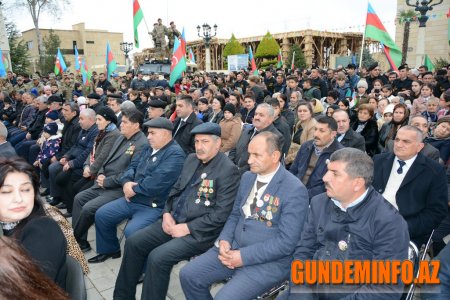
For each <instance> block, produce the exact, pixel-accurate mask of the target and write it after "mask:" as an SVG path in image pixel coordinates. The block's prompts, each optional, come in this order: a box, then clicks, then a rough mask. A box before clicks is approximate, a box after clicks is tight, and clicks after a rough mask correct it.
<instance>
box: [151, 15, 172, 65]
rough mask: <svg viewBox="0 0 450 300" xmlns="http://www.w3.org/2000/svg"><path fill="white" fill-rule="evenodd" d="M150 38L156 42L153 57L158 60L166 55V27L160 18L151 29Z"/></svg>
mask: <svg viewBox="0 0 450 300" xmlns="http://www.w3.org/2000/svg"><path fill="white" fill-rule="evenodd" d="M151 34H152V36H153V38H154V39H155V40H156V43H155V48H156V52H155V55H156V57H157V58H158V59H162V58H163V57H164V54H165V53H166V49H167V44H166V35H168V30H167V27H166V26H164V25H163V24H162V20H161V18H159V19H158V24H156V25H155V26H154V27H153V31H152V33H151ZM158 46H159V47H158Z"/></svg>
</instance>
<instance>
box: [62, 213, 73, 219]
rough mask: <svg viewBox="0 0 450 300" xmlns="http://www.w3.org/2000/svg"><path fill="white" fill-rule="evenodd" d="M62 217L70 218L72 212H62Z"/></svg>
mask: <svg viewBox="0 0 450 300" xmlns="http://www.w3.org/2000/svg"><path fill="white" fill-rule="evenodd" d="M62 215H63V217H64V218H66V219H68V218H72V213H71V212H65V213H63V214H62Z"/></svg>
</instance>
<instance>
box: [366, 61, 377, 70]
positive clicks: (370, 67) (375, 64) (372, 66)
mask: <svg viewBox="0 0 450 300" xmlns="http://www.w3.org/2000/svg"><path fill="white" fill-rule="evenodd" d="M376 67H378V63H377V62H376V63H373V64H371V65H370V66H369V68H368V69H367V70H369V71H373V70H375V68H376Z"/></svg>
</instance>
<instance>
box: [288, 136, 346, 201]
mask: <svg viewBox="0 0 450 300" xmlns="http://www.w3.org/2000/svg"><path fill="white" fill-rule="evenodd" d="M313 143H314V140H310V141H307V142H305V143H304V144H303V145H302V147H301V148H300V150H299V151H298V153H297V156H296V157H295V160H294V162H293V163H292V166H291V168H290V169H289V171H290V172H291V173H292V174H294V175H295V176H297V177H298V178H299V179H300V180H302V178H303V176H305V173H306V170H308V164H309V160H310V158H311V154H312V152H313V151H314V145H313ZM342 148H344V146H342V145H341V143H339V142H338V141H337V140H334V142H333V143H331V145H330V146H329V147H328V148H325V149H323V151H322V154H320V156H319V159H318V160H317V163H316V167H315V168H314V170H313V172H312V173H311V176H309V179H308V182H307V183H306V184H305V185H306V188H307V189H308V193H309V199H311V198H312V197H314V196H316V195H318V194H320V193H323V192H325V186H324V183H323V180H322V177H323V176H324V175H325V173H326V172H327V164H326V161H327V159H330V156H331V154H332V153H333V152H334V151H336V150H339V149H342Z"/></svg>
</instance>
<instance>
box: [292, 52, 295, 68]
mask: <svg viewBox="0 0 450 300" xmlns="http://www.w3.org/2000/svg"><path fill="white" fill-rule="evenodd" d="M294 62H295V51H294V52H292V63H291V70H294V69H295V64H294Z"/></svg>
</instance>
